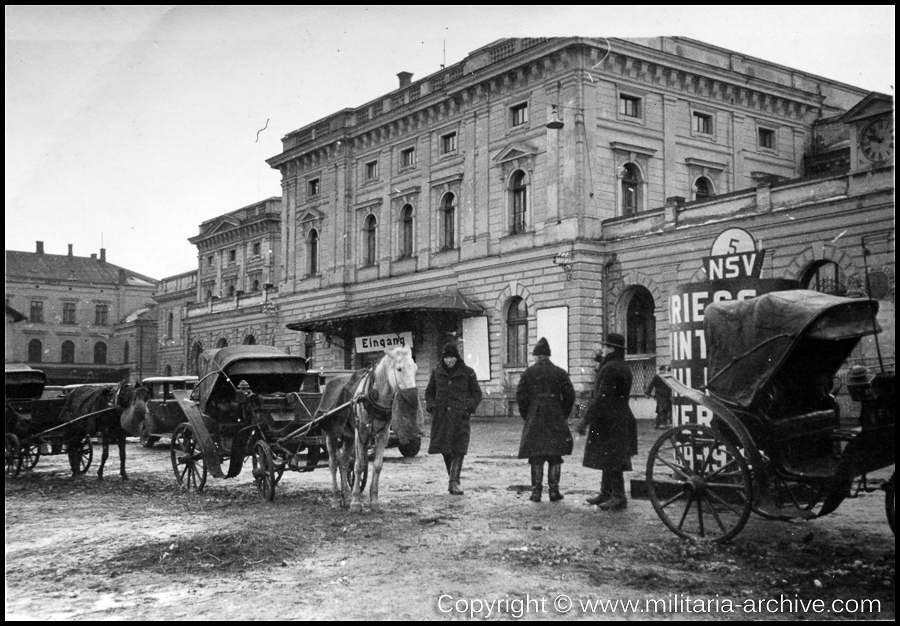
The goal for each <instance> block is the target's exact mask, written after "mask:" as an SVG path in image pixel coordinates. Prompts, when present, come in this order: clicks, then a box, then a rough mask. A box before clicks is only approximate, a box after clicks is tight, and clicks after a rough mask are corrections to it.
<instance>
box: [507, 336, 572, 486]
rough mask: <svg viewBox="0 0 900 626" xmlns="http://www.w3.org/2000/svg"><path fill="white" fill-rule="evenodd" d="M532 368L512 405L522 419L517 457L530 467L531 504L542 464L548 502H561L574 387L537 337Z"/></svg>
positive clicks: (524, 375) (540, 480)
mask: <svg viewBox="0 0 900 626" xmlns="http://www.w3.org/2000/svg"><path fill="white" fill-rule="evenodd" d="M532 355H533V356H534V357H535V363H534V365H532V366H530V367H529V368H528V369H526V370H525V371H524V372H522V376H521V377H520V378H519V386H518V389H517V390H516V403H517V404H518V405H519V415H521V416H522V419H523V420H525V426H524V428H523V429H522V441H521V443H520V444H519V458H520V459H528V463H529V464H530V465H531V498H530V500H531V501H532V502H540V501H541V492H542V490H543V480H544V463H547V464H548V467H547V485H548V487H549V495H550V501H551V502H557V501H559V500H562V499H563V495H562V494H561V493H560V492H559V479H560V475H561V474H562V462H563V460H562V457H563V456H565V455H567V454H572V433H571V432H570V431H569V424H568V418H569V414H570V413H571V412H572V407H573V406H574V405H575V387H573V386H572V381H571V379H569V374H568V373H567V372H566V370H564V369H563V368H561V367H557V366H556V365H554V364H553V363H551V362H550V344H549V343H548V342H547V340H546V339H544V338H543V337H541V339H540V340H539V341H538V342H537V345H536V346H535V347H534V351H533V352H532Z"/></svg>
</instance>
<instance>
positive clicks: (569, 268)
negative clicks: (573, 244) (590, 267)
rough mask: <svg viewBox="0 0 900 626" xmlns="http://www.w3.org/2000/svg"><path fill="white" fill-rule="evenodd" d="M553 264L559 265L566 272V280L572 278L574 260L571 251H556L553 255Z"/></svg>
mask: <svg viewBox="0 0 900 626" xmlns="http://www.w3.org/2000/svg"><path fill="white" fill-rule="evenodd" d="M553 264H554V265H559V266H560V267H561V268H563V271H564V272H565V273H566V280H572V272H573V270H574V269H575V260H574V259H573V258H572V252H571V251H569V250H566V251H564V252H557V253H556V254H555V255H553Z"/></svg>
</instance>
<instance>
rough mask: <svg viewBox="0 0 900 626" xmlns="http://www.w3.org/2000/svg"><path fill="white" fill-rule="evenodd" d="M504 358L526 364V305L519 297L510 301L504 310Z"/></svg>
mask: <svg viewBox="0 0 900 626" xmlns="http://www.w3.org/2000/svg"><path fill="white" fill-rule="evenodd" d="M506 358H507V359H508V360H509V362H510V363H517V364H525V363H528V305H526V304H525V301H524V300H523V299H522V298H519V297H516V298H513V299H512V300H510V301H509V308H508V309H507V310H506Z"/></svg>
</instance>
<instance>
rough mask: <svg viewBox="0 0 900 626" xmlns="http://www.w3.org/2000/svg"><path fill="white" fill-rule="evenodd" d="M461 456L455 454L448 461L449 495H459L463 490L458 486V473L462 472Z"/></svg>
mask: <svg viewBox="0 0 900 626" xmlns="http://www.w3.org/2000/svg"><path fill="white" fill-rule="evenodd" d="M462 462H463V457H461V456H455V457H453V459H452V460H451V461H450V488H449V490H448V491H449V492H450V495H454V496H461V495H463V490H462V489H460V488H459V475H460V473H461V472H462Z"/></svg>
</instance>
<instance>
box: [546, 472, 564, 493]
mask: <svg viewBox="0 0 900 626" xmlns="http://www.w3.org/2000/svg"><path fill="white" fill-rule="evenodd" d="M561 475H562V463H551V464H550V465H549V466H548V468H547V484H548V485H549V486H550V489H549V493H550V502H559V501H560V500H562V499H563V494H561V493H560V492H559V479H560V476H561Z"/></svg>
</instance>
